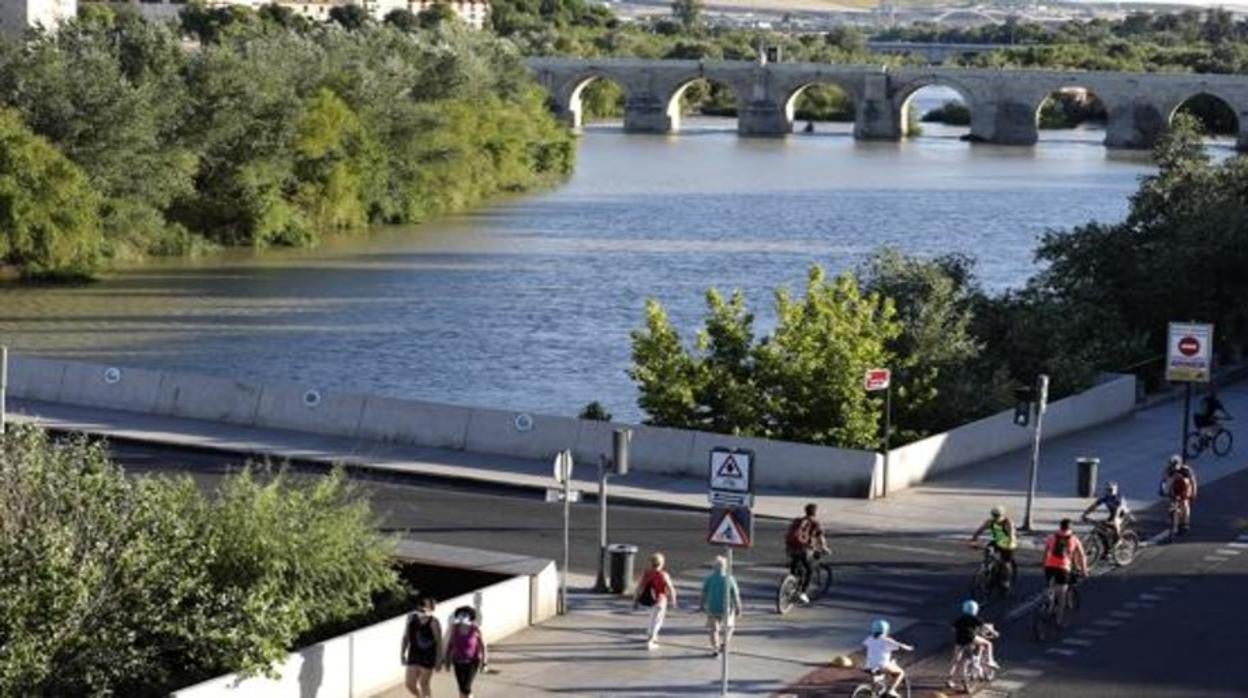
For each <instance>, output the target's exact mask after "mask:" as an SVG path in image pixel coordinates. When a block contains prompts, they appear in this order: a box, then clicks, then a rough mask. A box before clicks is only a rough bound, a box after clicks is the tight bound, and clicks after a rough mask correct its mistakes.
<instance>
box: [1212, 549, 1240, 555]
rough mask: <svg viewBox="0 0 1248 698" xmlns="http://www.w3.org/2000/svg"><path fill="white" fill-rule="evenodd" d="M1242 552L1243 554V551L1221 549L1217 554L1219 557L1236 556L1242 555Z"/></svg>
mask: <svg viewBox="0 0 1248 698" xmlns="http://www.w3.org/2000/svg"><path fill="white" fill-rule="evenodd" d="M1242 552H1244V551H1242V550H1235V549H1234V548H1222V549H1220V550H1218V554H1219V555H1238V554H1240V553H1242Z"/></svg>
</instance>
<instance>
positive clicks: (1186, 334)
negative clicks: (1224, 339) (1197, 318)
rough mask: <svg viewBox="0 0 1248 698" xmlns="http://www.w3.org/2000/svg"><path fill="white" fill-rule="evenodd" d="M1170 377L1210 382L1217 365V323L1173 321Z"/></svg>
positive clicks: (1168, 365)
mask: <svg viewBox="0 0 1248 698" xmlns="http://www.w3.org/2000/svg"><path fill="white" fill-rule="evenodd" d="M1168 334H1169V340H1168V342H1167V349H1166V380H1168V381H1172V382H1188V383H1207V382H1209V373H1210V371H1211V370H1212V368H1213V325H1206V324H1196V323H1182V322H1172V323H1170V331H1169V333H1168Z"/></svg>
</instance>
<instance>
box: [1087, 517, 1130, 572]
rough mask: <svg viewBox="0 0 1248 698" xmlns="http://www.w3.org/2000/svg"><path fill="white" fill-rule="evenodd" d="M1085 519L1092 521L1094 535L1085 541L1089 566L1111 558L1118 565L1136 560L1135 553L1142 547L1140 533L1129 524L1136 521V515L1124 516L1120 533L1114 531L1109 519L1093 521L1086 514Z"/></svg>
mask: <svg viewBox="0 0 1248 698" xmlns="http://www.w3.org/2000/svg"><path fill="white" fill-rule="evenodd" d="M1083 520H1084V521H1085V522H1090V523H1092V535H1090V536H1088V537H1087V540H1086V541H1085V542H1084V551H1085V554H1086V556H1087V558H1088V565H1089V566H1091V565H1095V564H1097V563H1098V562H1100V561H1102V560H1109V561H1111V562H1112V563H1113V564H1115V565H1117V566H1118V567H1126V566H1127V565H1129V564H1131V562H1132V561H1133V560H1135V554H1136V552H1137V551H1138V550H1139V548H1140V535H1139V534H1138V533H1136V532H1135V529H1134V528H1131V526H1130V525H1129V524H1130V522H1132V521H1135V517H1133V516H1130V515H1127V516H1126V517H1124V518H1123V523H1122V530H1121V532H1118V533H1115V532H1114V527H1113V526H1111V525H1109V522H1107V521H1091V520H1090V519H1089V518H1088V517H1086V516H1085V517H1084V519H1083Z"/></svg>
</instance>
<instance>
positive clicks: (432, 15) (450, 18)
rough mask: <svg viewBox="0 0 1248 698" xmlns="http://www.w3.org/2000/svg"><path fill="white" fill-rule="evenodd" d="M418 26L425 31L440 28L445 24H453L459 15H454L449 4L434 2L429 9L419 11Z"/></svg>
mask: <svg viewBox="0 0 1248 698" xmlns="http://www.w3.org/2000/svg"><path fill="white" fill-rule="evenodd" d="M417 19H418V20H419V21H420V26H421V27H423V28H425V29H433V28H435V27H438V26H441V25H442V24H444V23H446V22H455V21H458V20H459V15H457V14H455V9H454V8H452V7H451V5H450V3H446V2H435V3H433V4H432V5H430V6H429V7H426V8H425V9H423V10H421V11H420V14H418V15H417Z"/></svg>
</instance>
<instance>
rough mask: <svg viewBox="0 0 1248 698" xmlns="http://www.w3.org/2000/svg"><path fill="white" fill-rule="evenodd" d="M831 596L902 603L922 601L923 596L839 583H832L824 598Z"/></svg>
mask: <svg viewBox="0 0 1248 698" xmlns="http://www.w3.org/2000/svg"><path fill="white" fill-rule="evenodd" d="M833 597H836V598H842V597H849V598H850V599H853V600H855V601H858V600H863V599H875V600H877V601H883V602H885V603H904V604H914V603H919V602H921V601H923V598H922V597H921V596H916V595H915V594H907V593H904V592H900V591H888V590H886V589H885V590H881V589H872V588H871V587H865V586H854V585H841V584H833V585H832V588H831V589H830V590H828V594H827V596H826V598H829V599H831V598H833Z"/></svg>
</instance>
